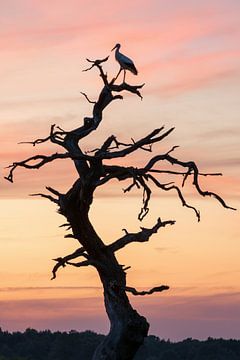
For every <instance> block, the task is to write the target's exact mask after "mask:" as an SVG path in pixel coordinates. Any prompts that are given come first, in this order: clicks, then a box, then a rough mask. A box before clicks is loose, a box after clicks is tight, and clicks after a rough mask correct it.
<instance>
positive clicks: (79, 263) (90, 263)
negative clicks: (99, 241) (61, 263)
mask: <svg viewBox="0 0 240 360" xmlns="http://www.w3.org/2000/svg"><path fill="white" fill-rule="evenodd" d="M66 264H68V265H72V266H75V267H82V266H89V265H93V263H92V262H91V261H90V260H84V261H80V262H78V263H73V262H71V261H66Z"/></svg>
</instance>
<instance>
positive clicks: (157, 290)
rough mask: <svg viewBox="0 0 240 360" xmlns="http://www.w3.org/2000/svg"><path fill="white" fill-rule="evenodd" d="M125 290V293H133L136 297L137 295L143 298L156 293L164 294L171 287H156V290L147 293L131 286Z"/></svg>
mask: <svg viewBox="0 0 240 360" xmlns="http://www.w3.org/2000/svg"><path fill="white" fill-rule="evenodd" d="M124 289H125V291H128V292H130V293H132V294H133V295H135V296H137V295H141V296H143V295H151V294H153V293H155V292H162V291H164V290H168V289H169V286H167V285H161V286H156V287H154V288H152V289H150V290H147V291H138V290H136V289H135V288H133V287H129V286H126V287H125V288H124Z"/></svg>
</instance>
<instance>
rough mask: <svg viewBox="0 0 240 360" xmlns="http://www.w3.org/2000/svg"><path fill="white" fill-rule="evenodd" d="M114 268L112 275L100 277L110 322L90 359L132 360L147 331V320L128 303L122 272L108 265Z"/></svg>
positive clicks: (116, 265) (114, 265) (113, 265)
mask: <svg viewBox="0 0 240 360" xmlns="http://www.w3.org/2000/svg"><path fill="white" fill-rule="evenodd" d="M109 265H110V264H109ZM117 267H118V270H117ZM114 268H115V269H116V270H117V271H116V272H115V271H109V272H108V273H106V274H105V273H104V274H103V273H101V274H100V277H101V280H102V282H103V287H104V302H105V308H106V312H107V314H108V318H109V320H110V332H109V334H108V335H107V337H106V338H105V340H104V341H103V342H102V343H101V344H100V345H99V347H98V348H97V349H96V351H95V354H94V356H93V360H132V359H133V358H134V355H135V354H136V352H137V350H138V348H139V347H140V346H141V345H142V344H143V341H144V338H145V337H146V336H147V333H148V329H149V324H148V322H147V320H146V319H145V318H144V317H143V316H140V315H139V314H138V313H137V311H136V310H134V309H133V308H132V306H131V305H130V303H129V300H128V297H127V295H126V292H125V290H124V286H125V273H124V271H123V270H122V268H121V267H120V266H119V265H118V264H113V262H112V266H111V268H109V269H111V270H114ZM119 284H122V285H123V286H121V285H119Z"/></svg>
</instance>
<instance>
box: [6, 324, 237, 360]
mask: <svg viewBox="0 0 240 360" xmlns="http://www.w3.org/2000/svg"><path fill="white" fill-rule="evenodd" d="M103 338H104V335H99V334H95V333H94V332H92V331H85V332H81V333H79V332H77V331H70V332H58V331H57V332H51V331H49V330H47V331H36V330H33V329H27V330H26V331H25V332H24V333H21V332H13V333H9V332H7V331H2V330H1V329H0V360H76V359H79V360H91V358H92V355H93V352H94V350H95V348H96V346H97V345H98V344H99V343H100V342H101V341H102V340H103ZM239 359H240V340H224V339H212V338H208V339H207V340H205V341H199V340H193V339H191V338H190V339H186V340H184V341H181V342H178V343H172V342H170V341H165V340H160V339H159V338H158V337H156V336H149V337H148V338H147V339H146V340H145V343H144V345H143V346H142V347H141V348H140V349H139V351H138V354H137V355H136V357H135V358H134V360H239Z"/></svg>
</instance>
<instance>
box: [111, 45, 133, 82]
mask: <svg viewBox="0 0 240 360" xmlns="http://www.w3.org/2000/svg"><path fill="white" fill-rule="evenodd" d="M120 47H121V45H120V44H116V45H115V46H114V48H113V49H112V51H113V50H114V49H116V51H115V59H116V60H117V62H118V63H119V65H120V70H119V72H118V74H117V76H116V78H115V80H116V79H117V78H118V76H119V74H120V72H121V71H122V70H123V71H124V76H123V82H125V77H126V70H129V71H131V73H133V74H134V75H137V74H138V71H137V69H136V67H135V65H134V63H133V61H132V60H131V59H129V58H128V57H127V56H126V55H123V54H122V53H120V52H119V49H120Z"/></svg>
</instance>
